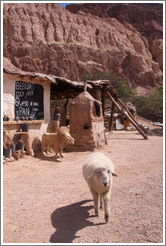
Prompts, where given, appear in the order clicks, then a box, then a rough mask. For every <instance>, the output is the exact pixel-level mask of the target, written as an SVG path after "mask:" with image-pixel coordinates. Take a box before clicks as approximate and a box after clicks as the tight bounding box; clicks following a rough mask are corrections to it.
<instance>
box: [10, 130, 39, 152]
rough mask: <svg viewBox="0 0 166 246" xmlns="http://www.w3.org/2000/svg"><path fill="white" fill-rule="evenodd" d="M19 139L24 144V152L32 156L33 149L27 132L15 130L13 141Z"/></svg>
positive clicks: (15, 141)
mask: <svg viewBox="0 0 166 246" xmlns="http://www.w3.org/2000/svg"><path fill="white" fill-rule="evenodd" d="M19 140H22V141H23V142H24V144H25V148H26V152H27V154H28V155H30V156H34V151H33V149H32V147H31V144H30V137H29V133H28V132H16V133H15V134H14V137H13V141H14V143H15V144H16V143H17V142H18V141H19Z"/></svg>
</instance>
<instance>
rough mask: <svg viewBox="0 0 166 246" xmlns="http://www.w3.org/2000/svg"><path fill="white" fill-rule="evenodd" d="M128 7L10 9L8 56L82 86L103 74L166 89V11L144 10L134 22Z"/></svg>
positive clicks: (27, 5)
mask: <svg viewBox="0 0 166 246" xmlns="http://www.w3.org/2000/svg"><path fill="white" fill-rule="evenodd" d="M123 5H124V4H114V5H113V4H89V5H88V4H78V5H73V4H72V5H68V7H67V8H68V9H65V8H63V7H61V6H60V5H59V4H56V3H40V4H39V3H24V4H22V3H16V4H13V3H4V10H3V12H4V17H3V19H4V56H5V57H6V58H8V59H9V60H10V61H11V62H12V63H13V64H14V65H15V66H16V67H18V68H19V69H21V70H24V71H35V72H41V73H46V74H53V75H57V76H64V77H66V78H69V79H72V80H80V79H81V77H82V76H83V75H85V74H87V73H89V74H92V73H93V72H94V71H96V70H98V71H102V72H107V73H114V74H116V75H119V76H122V77H125V78H127V79H128V82H129V84H131V85H133V86H134V87H138V86H139V87H140V86H141V87H145V88H146V87H147V86H150V87H156V86H157V85H159V84H162V60H163V58H162V54H163V53H162V14H161V13H162V5H161V6H159V4H157V5H156V4H154V5H153V7H152V6H151V5H148V4H147V5H145V4H140V6H139V8H137V16H139V18H138V21H137V19H136V18H135V19H134V20H133V19H132V18H131V16H130V15H131V11H132V9H131V6H132V8H133V4H127V5H124V6H125V7H124V6H123ZM72 8H73V9H72ZM74 8H77V9H75V10H74ZM118 9H119V12H118ZM156 9H157V12H156ZM146 11H150V12H149V13H151V18H150V17H149V16H150V14H149V15H148V16H147V17H146V15H145V13H146ZM96 13H98V14H96ZM127 13H128V15H129V16H128V15H127ZM156 13H158V18H157V19H156V20H157V21H158V22H156V20H155V18H156ZM141 15H142V16H143V19H141ZM146 18H147V19H146ZM131 20H133V22H132V21H131ZM141 25H142V26H143V27H142V26H141ZM146 27H147V28H146ZM154 30H156V31H155V35H154ZM148 33H149V35H148ZM151 33H152V34H151Z"/></svg>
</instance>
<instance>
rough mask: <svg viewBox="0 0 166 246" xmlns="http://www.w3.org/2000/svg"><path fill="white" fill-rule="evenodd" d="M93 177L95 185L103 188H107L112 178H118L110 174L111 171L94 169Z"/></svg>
mask: <svg viewBox="0 0 166 246" xmlns="http://www.w3.org/2000/svg"><path fill="white" fill-rule="evenodd" d="M94 176H95V179H96V181H97V183H100V184H102V185H103V186H104V187H109V186H110V185H111V181H112V176H118V174H117V173H115V172H112V171H111V169H105V168H96V169H95V171H94Z"/></svg>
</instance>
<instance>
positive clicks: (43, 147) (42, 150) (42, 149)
mask: <svg viewBox="0 0 166 246" xmlns="http://www.w3.org/2000/svg"><path fill="white" fill-rule="evenodd" d="M44 149H45V146H44V144H42V148H41V152H42V155H44Z"/></svg>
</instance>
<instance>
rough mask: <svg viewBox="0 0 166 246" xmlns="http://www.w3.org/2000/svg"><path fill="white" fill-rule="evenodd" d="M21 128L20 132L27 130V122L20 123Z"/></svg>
mask: <svg viewBox="0 0 166 246" xmlns="http://www.w3.org/2000/svg"><path fill="white" fill-rule="evenodd" d="M21 129H22V132H28V130H29V124H27V123H25V124H21Z"/></svg>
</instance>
